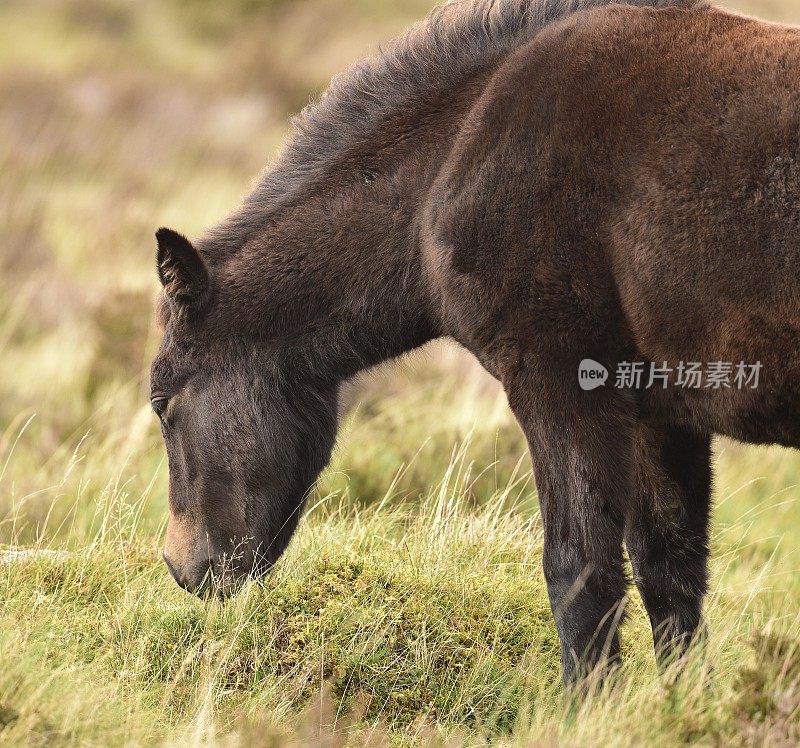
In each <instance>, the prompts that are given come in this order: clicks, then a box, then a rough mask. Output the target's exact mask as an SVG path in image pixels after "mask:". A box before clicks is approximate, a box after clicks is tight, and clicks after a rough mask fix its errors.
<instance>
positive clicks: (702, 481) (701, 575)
mask: <svg viewBox="0 0 800 748" xmlns="http://www.w3.org/2000/svg"><path fill="white" fill-rule="evenodd" d="M636 455H637V463H636V464H637V468H636V496H635V500H634V501H633V502H632V504H631V506H630V510H629V513H628V518H627V522H626V527H625V542H626V545H627V548H628V554H629V555H630V557H631V563H632V565H633V571H634V578H635V581H636V585H637V587H638V588H639V592H640V594H641V596H642V600H643V601H644V604H645V607H646V608H647V613H648V615H649V616H650V623H651V625H652V628H653V642H654V644H655V649H656V656H657V658H658V660H659V663H660V664H661V665H662V666H663V665H665V664H668V663H669V662H670V661H671V660H674V659H675V658H676V657H680V655H682V654H683V652H684V651H685V649H686V647H687V646H688V644H689V643H690V642H691V640H692V639H693V638H694V637H695V635H696V634H697V633H698V632H700V631H702V610H703V598H704V596H705V594H706V589H707V584H708V582H707V580H708V554H709V549H708V519H709V507H710V497H711V438H710V437H709V436H706V435H697V434H693V433H690V432H687V431H684V430H681V429H674V428H651V427H647V426H644V425H643V426H641V427H640V428H639V430H638V433H637V440H636Z"/></svg>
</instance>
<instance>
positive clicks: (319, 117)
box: [212, 0, 703, 248]
mask: <svg viewBox="0 0 800 748" xmlns="http://www.w3.org/2000/svg"><path fill="white" fill-rule="evenodd" d="M702 3H703V0H449V2H445V3H444V4H443V5H441V6H439V7H437V8H435V9H434V10H433V11H431V13H430V14H429V15H428V16H427V18H425V19H424V20H423V21H420V22H419V23H417V24H415V25H413V26H411V27H410V28H409V29H408V30H407V31H406V32H405V33H404V34H402V35H401V36H400V37H398V38H397V39H395V40H394V41H392V42H390V43H389V45H388V46H387V47H386V48H384V49H381V50H379V51H378V53H377V54H375V55H373V56H371V57H367V58H365V59H363V60H361V61H359V62H357V63H355V64H354V65H353V66H352V67H351V68H350V69H349V70H347V71H345V72H344V73H341V74H339V75H337V76H335V77H334V78H333V80H332V81H331V84H330V86H329V87H328V89H327V90H326V91H325V92H324V93H323V94H322V96H321V97H320V99H319V100H318V101H316V102H312V103H311V104H309V105H308V106H307V107H306V108H305V109H303V111H302V112H301V113H300V114H299V115H297V116H296V117H295V118H294V119H293V120H292V129H291V132H290V134H289V137H288V138H287V141H286V144H285V145H284V147H283V150H282V152H281V153H280V155H279V157H278V159H277V161H276V162H275V163H274V164H273V165H272V166H270V167H269V168H268V169H267V170H266V171H265V172H264V174H263V175H262V176H261V177H260V178H259V179H258V181H257V182H256V185H255V187H254V189H253V190H252V192H251V193H250V194H249V195H248V196H247V197H245V199H244V204H243V205H242V206H241V208H240V209H239V210H237V211H236V213H234V215H232V216H230V217H229V218H228V220H226V221H225V222H223V224H222V225H220V226H219V227H218V228H217V229H216V230H215V231H213V232H212V238H213V239H214V240H216V241H215V243H220V242H221V243H223V244H226V245H228V246H229V247H231V248H234V246H233V245H235V244H238V245H239V246H241V243H242V240H246V239H247V237H248V235H249V233H250V231H249V230H248V229H249V228H253V223H256V222H260V221H259V218H260V219H261V220H262V221H263V218H264V216H265V214H267V213H273V212H274V211H276V210H278V209H280V208H281V207H283V206H285V205H286V204H287V203H288V202H289V201H291V199H292V197H293V196H294V195H295V194H296V193H297V192H298V191H300V190H301V189H302V187H303V186H305V185H307V184H309V182H310V181H312V180H314V181H315V180H317V179H319V178H320V177H321V176H322V175H323V174H324V172H325V169H326V167H327V166H329V165H330V164H331V163H332V162H334V161H335V160H336V158H337V156H339V155H340V154H342V153H344V152H345V151H349V150H350V149H352V148H353V147H354V146H357V145H358V144H360V143H363V142H365V141H367V140H368V139H369V137H370V135H371V134H373V133H374V132H375V131H376V130H377V129H378V128H379V127H380V125H381V123H382V122H384V121H386V119H387V118H388V117H390V116H392V115H393V114H396V113H397V112H398V111H413V108H414V105H415V102H419V101H421V100H422V99H423V98H425V97H430V96H431V94H433V93H435V92H437V91H444V90H447V89H449V88H450V87H452V86H455V85H458V83H459V82H460V81H462V80H464V79H465V78H467V77H468V76H470V75H471V74H474V73H477V72H478V71H480V70H481V69H483V68H485V67H486V66H488V65H492V64H494V63H496V62H497V61H498V60H499V59H500V58H502V57H503V56H504V55H506V54H508V52H510V51H511V50H513V49H514V48H515V47H517V46H518V45H519V44H521V43H523V42H525V41H527V40H528V39H530V38H531V37H532V36H533V35H534V34H536V33H537V32H538V31H540V30H541V29H543V28H544V27H545V26H548V25H549V24H552V23H554V22H557V21H560V20H562V19H563V18H565V17H567V16H569V15H570V14H572V13H576V12H578V11H581V10H585V9H589V8H595V7H603V6H608V5H633V6H643V7H652V8H664V7H671V6H677V7H692V6H695V5H699V4H702ZM253 213H256V214H258V218H255V216H254V215H253Z"/></svg>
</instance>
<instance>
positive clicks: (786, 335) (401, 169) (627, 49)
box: [152, 0, 800, 682]
mask: <svg viewBox="0 0 800 748" xmlns="http://www.w3.org/2000/svg"><path fill="white" fill-rule="evenodd" d="M157 240H158V257H157V264H158V273H159V277H160V280H161V283H162V284H163V294H162V301H161V303H160V320H161V323H162V326H163V329H164V338H163V344H162V346H161V349H160V351H159V352H158V355H157V358H156V359H155V361H154V363H153V366H152V405H153V408H154V410H155V411H156V413H157V414H158V416H159V417H160V419H161V424H162V429H163V434H164V440H165V442H166V449H167V455H168V458H169V473H170V488H169V510H170V519H169V525H168V531H167V538H166V546H165V554H164V558H165V560H166V562H167V564H168V566H169V568H170V571H171V572H172V574H173V575H174V577H175V579H176V580H177V581H178V583H179V584H180V585H182V586H183V587H185V588H186V589H188V590H191V591H195V592H199V591H201V590H203V588H204V587H205V586H206V584H205V582H206V580H208V579H209V578H214V577H216V579H217V583H218V585H219V589H221V590H222V591H223V594H224V593H225V592H226V591H233V590H235V588H236V587H237V584H238V582H239V581H240V580H242V579H244V578H246V577H247V576H248V575H250V576H258V575H261V574H264V573H265V572H266V571H268V570H269V568H270V567H271V566H272V565H273V564H274V563H275V562H276V561H277V559H278V557H279V556H280V555H281V553H282V552H283V550H284V548H285V547H286V545H287V543H288V542H289V540H290V538H291V536H292V533H293V531H294V530H295V527H296V525H297V520H298V514H299V511H300V509H301V507H302V505H303V501H304V497H305V496H306V495H307V493H308V491H309V489H310V488H311V487H312V485H313V484H314V481H315V480H316V478H317V476H318V475H319V473H320V471H321V470H322V469H323V467H324V466H325V465H326V463H327V462H328V460H329V459H330V455H331V449H332V447H333V444H334V440H335V437H336V431H337V399H338V392H339V387H340V384H341V383H342V382H343V381H344V380H346V379H348V378H349V377H352V376H353V375H354V374H356V373H357V372H359V371H360V370H363V369H365V368H366V367H371V366H374V365H376V364H378V363H380V362H383V361H386V360H388V359H392V358H394V357H396V356H399V355H401V354H403V353H405V352H406V351H410V350H412V349H415V348H417V347H419V346H421V345H423V344H425V343H426V342H428V341H430V340H432V339H435V338H441V337H449V338H451V339H454V340H456V341H458V343H460V344H461V345H462V346H464V347H465V348H467V349H468V350H469V351H471V352H472V353H473V354H474V355H475V356H476V357H477V359H478V360H479V361H480V362H481V364H482V365H483V366H484V367H485V368H486V369H487V370H488V371H489V372H490V373H491V374H492V375H494V376H495V377H496V378H497V379H498V380H499V381H500V382H501V383H502V385H503V387H504V388H505V391H506V393H507V395H508V401H509V403H510V407H511V409H512V410H513V412H514V414H515V416H516V418H517V419H518V421H519V424H520V426H521V427H522V429H523V431H524V433H525V436H526V437H527V440H528V444H529V446H530V452H531V455H532V459H533V466H534V473H535V478H536V484H537V486H538V491H539V497H540V502H541V512H542V518H543V523H544V533H545V540H544V542H545V549H544V575H545V579H546V582H547V588H548V591H549V596H550V602H551V604H552V609H553V613H554V616H555V622H556V626H557V629H558V633H559V636H560V640H561V648H562V665H563V673H564V677H565V680H566V681H567V682H570V681H574V680H575V679H578V678H581V677H582V676H583V675H584V674H585V673H587V672H588V671H589V670H590V669H591V668H595V667H598V666H600V665H603V666H604V667H605V666H607V665H608V664H610V663H612V662H613V661H614V660H616V658H617V657H618V655H619V639H618V634H617V628H618V626H619V622H620V620H621V618H622V617H623V613H624V606H625V600H626V591H627V588H628V585H629V579H628V577H627V574H626V570H625V568H626V567H625V562H624V557H623V546H626V547H627V552H628V555H629V556H630V560H631V562H632V567H633V573H634V580H635V582H636V584H637V586H638V588H639V590H640V592H641V596H642V598H643V600H644V604H645V606H646V608H647V612H648V614H649V617H650V620H651V623H652V628H653V635H654V643H655V646H656V651H657V653H658V655H659V657H661V658H668V657H671V656H676V655H679V654H680V653H681V652H682V651H683V649H684V648H685V647H686V645H687V643H688V642H690V641H691V640H692V638H693V637H694V636H695V635H696V633H697V632H699V631H701V630H702V605H703V598H704V595H705V593H706V588H707V562H708V553H709V548H708V524H709V497H710V491H711V480H712V476H711V467H710V456H711V439H712V436H713V435H714V434H724V435H727V436H729V437H732V438H734V439H738V440H741V441H745V442H752V443H779V444H783V445H788V446H793V447H798V446H800V347H798V345H797V340H798V336H799V335H800V276H799V275H798V268H799V267H800V31H798V30H797V29H794V28H790V27H786V26H779V25H774V24H768V23H764V22H761V21H758V20H754V19H750V18H746V17H743V16H740V15H735V14H731V13H728V12H725V11H723V10H720V9H718V8H715V7H713V6H710V5H708V4H706V3H704V2H700V3H698V2H690V1H686V0H631V1H630V2H619V3H617V2H607V1H605V0H464V1H463V2H454V3H449V4H446V5H444V6H442V7H441V8H439V9H438V10H435V11H434V12H433V13H432V15H430V16H429V17H428V19H427V20H426V21H424V22H423V23H421V24H420V25H418V26H416V27H414V28H412V29H411V30H410V31H409V32H407V33H406V35H405V36H403V37H402V38H400V39H399V40H398V41H396V42H395V43H394V44H393V45H392V46H391V47H390V48H389V49H388V50H386V51H384V52H383V53H381V55H380V56H378V57H376V58H372V59H368V60H366V61H363V62H360V63H358V64H357V65H355V67H353V68H352V69H351V70H350V71H349V72H347V73H345V74H344V75H343V76H340V77H339V78H337V79H335V81H334V83H333V84H332V86H331V88H330V89H329V90H328V92H327V93H326V94H325V95H324V96H323V97H322V98H321V100H320V101H319V102H318V103H316V104H314V105H313V106H311V107H309V108H308V109H307V110H306V111H305V112H304V113H302V114H301V115H300V116H299V118H298V119H297V121H296V123H295V126H294V132H293V135H292V137H291V138H290V140H289V142H288V145H287V146H286V148H285V149H284V151H283V153H282V155H281V156H280V157H279V159H278V161H277V163H276V164H275V165H274V166H273V167H272V168H271V169H269V170H268V171H267V172H266V173H265V174H264V175H263V177H261V179H260V181H259V182H258V183H257V185H256V186H255V188H254V189H253V191H252V192H251V194H249V195H248V196H247V197H246V198H245V199H244V200H243V203H242V204H241V206H240V207H239V208H238V209H236V210H235V211H234V212H233V213H232V214H231V215H230V216H229V217H228V218H227V219H225V220H224V221H223V222H222V223H221V224H220V225H219V226H217V227H216V228H213V229H211V230H210V231H209V232H208V233H206V234H205V235H204V236H203V237H202V238H200V239H199V240H197V241H196V242H195V243H192V242H190V241H189V240H187V239H186V238H184V237H183V236H181V235H180V234H178V233H176V232H174V231H171V230H169V229H161V230H159V231H158V233H157ZM637 362H639V363H637ZM684 362H698V363H699V362H707V365H708V366H709V367H710V366H712V365H713V366H714V367H716V368H717V370H718V371H717V375H716V376H714V377H712V376H711V373H710V372H709V378H708V380H709V381H708V382H703V383H702V385H701V386H700V385H699V386H696V387H689V386H686V382H685V381H683V382H681V381H680V380H681V375H682V374H685V373H686V371H688V370H689V369H690V368H691V367H692V366H693V364H684ZM723 362H732V365H736V367H737V368H738V367H740V366H742V365H744V364H745V363H746V364H747V365H748V366H752V367H753V368H754V369H755V367H758V372H760V381H758V382H754V381H753V378H752V377H749V378H748V383H747V386H745V387H742V386H735V385H734V381H733V379H729V380H728V381H726V380H725V379H724V378H721V377H720V376H718V375H719V371H722V370H724V368H725V367H724V366H723V365H722V363H723ZM705 365H706V364H704V366H705ZM637 366H638V367H644V370H645V371H647V370H648V368H647V367H650V377H649V378H650V380H651V381H649V382H646V381H644V379H647V378H648V377H645V378H644V379H643V380H642V381H641V382H638V381H636V378H635V377H629V376H628V374H630V373H631V372H632V371H636V367H637ZM695 368H696V366H695ZM640 370H641V369H640ZM653 370H657V371H658V372H662V370H667V371H672V372H673V374H672V375H670V376H666V377H662V378H660V379H658V380H653ZM612 372H617V376H616V378H615V375H614V374H613V373H612ZM675 372H677V374H676V373H675ZM729 373H730V372H729ZM681 384H682V385H683V386H681ZM740 384H741V382H740ZM223 562H225V563H223Z"/></svg>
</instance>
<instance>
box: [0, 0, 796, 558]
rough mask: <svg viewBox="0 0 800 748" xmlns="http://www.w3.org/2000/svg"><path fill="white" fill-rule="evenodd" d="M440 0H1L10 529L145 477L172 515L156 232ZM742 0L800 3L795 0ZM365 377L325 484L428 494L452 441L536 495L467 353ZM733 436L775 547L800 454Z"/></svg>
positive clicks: (467, 463)
mask: <svg viewBox="0 0 800 748" xmlns="http://www.w3.org/2000/svg"><path fill="white" fill-rule="evenodd" d="M431 5H432V3H431V2H428V0H347V2H343V1H342V0H338V1H337V0H229V1H228V2H225V3H215V2H210V1H209V2H205V1H203V0H162V1H160V2H156V1H155V0H3V2H2V3H0V101H2V106H0V227H2V228H0V543H10V542H11V540H12V538H13V539H14V540H15V542H22V541H24V542H33V541H34V540H36V539H50V538H56V537H58V538H61V540H63V541H65V542H67V543H68V544H79V543H81V542H84V541H85V540H86V538H88V537H91V535H92V533H94V532H96V529H97V527H96V523H97V517H98V511H97V509H96V507H98V506H100V505H102V504H103V503H104V502H107V500H108V499H109V498H110V497H114V498H117V499H119V498H122V499H123V502H122V503H123V504H124V503H125V500H126V499H127V498H130V499H131V501H132V502H133V500H134V499H137V500H138V499H143V501H140V502H139V503H138V504H137V506H139V507H140V508H139V509H137V511H141V513H142V517H141V522H140V523H139V525H138V526H139V527H140V528H142V529H143V531H144V532H146V533H148V534H149V535H150V536H152V537H157V535H158V528H159V527H160V523H161V521H162V518H163V516H164V513H165V508H166V498H165V497H166V477H167V476H166V465H165V464H164V454H163V448H162V446H161V442H160V435H159V433H158V429H157V425H156V421H155V418H154V417H153V416H152V414H151V412H150V409H149V404H148V377H147V369H148V364H149V360H150V358H151V357H152V355H153V353H154V351H155V348H156V346H157V342H158V340H157V333H156V331H155V329H154V324H153V315H152V305H153V299H154V296H155V293H156V290H157V284H156V277H155V272H154V254H155V243H154V238H153V232H154V230H155V229H156V228H157V227H158V226H161V225H167V226H171V227H174V228H176V229H178V230H180V231H182V232H184V233H186V234H188V235H189V236H193V235H197V234H199V233H200V232H202V231H203V229H204V228H205V227H208V226H210V225H212V224H214V223H215V222H217V221H218V220H219V219H220V218H222V217H223V216H224V215H225V213H226V212H227V211H229V210H230V209H231V208H233V207H234V205H235V204H236V203H237V201H238V200H239V198H240V197H241V196H242V195H243V194H244V193H245V192H247V191H248V189H249V186H250V184H251V182H252V180H254V179H255V178H256V177H257V176H258V174H259V172H260V171H261V170H262V169H263V168H264V167H265V166H267V165H268V164H269V163H270V161H271V160H272V159H273V158H274V156H275V154H276V151H277V149H278V147H279V145H280V143H281V141H282V139H283V138H284V137H285V135H286V132H287V127H288V120H289V117H290V116H291V115H292V113H295V112H297V111H299V110H300V109H301V108H302V107H303V106H304V105H305V104H306V103H308V102H309V100H311V99H312V98H313V97H314V96H315V95H317V94H319V93H320V92H321V91H322V89H323V88H324V87H325V86H326V84H327V82H328V80H329V79H330V77H331V75H333V74H334V73H336V72H337V71H340V70H342V69H344V68H345V67H346V66H347V65H348V64H349V63H350V62H352V61H353V60H355V59H357V58H359V57H360V56H363V55H365V54H367V53H369V52H371V51H374V50H375V49H376V48H377V45H378V44H379V43H381V42H383V41H386V40H388V39H389V38H391V37H392V36H393V35H395V34H396V33H397V32H398V31H400V30H401V29H402V28H404V27H405V26H407V25H408V24H409V23H411V22H413V21H414V20H417V19H419V18H421V17H422V16H423V15H424V14H425V13H426V12H427V10H428V9H429V8H430V7H431ZM731 5H732V7H736V8H737V9H739V10H745V11H748V12H752V13H755V14H758V15H761V16H763V17H767V18H771V19H775V20H785V21H792V20H795V21H800V0H771V1H769V2H767V1H766V0H765V2H763V3H760V4H753V3H751V4H739V3H732V4H731ZM349 399H350V401H351V402H352V403H353V408H352V410H351V414H350V416H349V417H348V419H347V422H346V424H345V427H344V429H343V432H342V435H341V438H340V443H339V446H338V448H337V452H336V456H335V460H334V464H333V465H332V467H331V469H330V470H329V471H328V472H327V473H326V475H325V476H324V478H323V481H322V483H321V486H320V488H319V493H320V497H325V496H327V497H328V499H329V500H331V501H336V502H363V503H370V502H374V501H376V500H383V499H386V498H387V497H389V499H390V500H392V501H394V500H397V501H400V500H404V501H408V500H413V499H414V497H416V496H418V495H419V493H420V492H421V491H422V490H423V489H424V488H425V486H426V485H428V486H429V485H431V484H435V483H436V482H438V481H440V480H442V477H443V476H444V475H445V472H446V471H447V469H448V465H450V464H451V463H452V462H453V460H452V458H453V457H454V456H455V457H457V458H458V460H457V461H456V462H458V464H459V465H460V466H461V469H463V470H464V471H466V472H467V473H468V475H469V480H468V484H469V487H470V493H471V496H472V497H473V498H474V501H475V502H481V501H483V500H484V499H485V497H487V496H489V495H491V494H492V493H494V492H495V491H496V490H497V489H498V488H499V489H500V490H505V489H506V488H507V487H509V486H510V489H509V490H508V500H509V503H517V504H518V505H519V506H520V507H521V509H522V510H523V511H524V510H526V507H532V506H534V505H535V497H534V493H533V488H532V484H531V481H530V476H529V462H528V459H527V456H526V455H525V447H524V443H523V440H522V439H521V436H520V434H519V432H518V430H517V427H516V425H515V424H514V422H513V419H512V418H511V416H510V414H509V412H508V410H507V407H506V404H505V400H504V398H503V395H502V393H501V392H500V391H499V390H498V388H497V386H496V384H495V383H494V382H493V381H491V380H490V379H489V378H488V377H487V376H486V375H485V374H483V373H482V371H481V370H480V369H479V368H478V367H477V366H476V365H475V364H474V363H473V362H472V360H471V359H470V358H469V357H468V356H467V355H466V354H464V353H463V352H459V351H458V350H455V349H454V348H453V347H449V346H447V345H444V344H437V345H435V346H431V347H429V349H427V350H426V351H424V352H422V353H420V354H416V355H414V356H413V357H410V358H407V359H405V360H403V361H402V362H400V363H399V364H398V365H396V366H392V367H386V368H384V369H383V370H381V371H379V372H376V373H371V374H369V375H368V376H366V377H364V378H363V379H362V380H361V381H359V382H358V383H357V384H356V385H355V387H354V389H353V391H352V392H350V393H349ZM718 452H719V455H720V456H719V458H718V459H719V462H720V465H719V475H720V477H719V480H718V494H719V503H720V510H719V512H720V515H721V516H722V518H723V524H724V520H725V518H726V516H728V515H730V517H731V518H733V517H734V516H735V517H737V518H738V517H740V516H741V515H742V513H746V512H748V511H749V508H750V507H756V506H761V507H762V508H761V510H760V511H759V513H758V514H756V515H754V517H761V519H756V518H754V520H753V522H754V523H755V524H754V525H752V526H751V525H748V526H747V528H746V529H745V530H742V532H752V533H754V534H758V537H759V538H760V539H761V540H762V541H763V538H772V539H773V542H766V544H765V543H764V542H762V543H761V545H759V548H760V549H761V550H759V551H758V552H763V553H765V554H766V553H769V552H771V550H774V547H776V546H777V545H778V544H779V539H780V528H781V527H782V526H784V524H785V523H787V522H788V521H789V519H791V518H790V517H788V516H787V515H788V514H790V513H792V512H794V514H795V515H797V517H800V509H792V504H791V503H789V502H787V501H785V499H786V497H787V494H791V493H792V491H793V490H794V486H795V484H796V479H797V476H798V475H800V462H799V461H798V459H797V458H796V457H795V456H793V455H792V454H791V453H788V452H783V451H780V450H755V449H749V448H748V449H745V448H743V447H739V446H735V445H728V444H722V445H720V446H719V449H718ZM765 500H766V501H767V503H766V504H764V503H763V502H764V501H765ZM759 502H762V503H761V504H759ZM765 507H769V511H764V508H765ZM726 512H727V513H728V514H726ZM797 517H795V518H797ZM759 522H760V523H761V524H758V523H759ZM738 526H741V525H737V527H738Z"/></svg>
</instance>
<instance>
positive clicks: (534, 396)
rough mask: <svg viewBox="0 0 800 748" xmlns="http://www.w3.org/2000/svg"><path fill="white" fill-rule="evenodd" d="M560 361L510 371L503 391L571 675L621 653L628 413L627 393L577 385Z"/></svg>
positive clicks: (629, 482) (630, 473)
mask: <svg viewBox="0 0 800 748" xmlns="http://www.w3.org/2000/svg"><path fill="white" fill-rule="evenodd" d="M561 368H562V369H563V370H556V371H552V370H551V371H549V372H547V373H543V372H539V374H538V376H536V377H530V378H529V377H527V376H526V377H515V378H514V379H512V380H511V381H509V382H508V383H507V391H508V395H509V402H510V403H511V407H512V409H513V410H514V413H515V415H516V416H517V419H518V421H519V422H520V424H521V426H522V429H523V431H524V432H525V435H526V437H527V440H528V444H529V447H530V451H531V455H532V459H533V466H534V475H535V479H536V485H537V488H538V491H539V501H540V505H541V513H542V519H543V523H544V574H545V580H546V582H547V590H548V594H549V597H550V605H551V607H552V610H553V615H554V617H555V622H556V627H557V629H558V635H559V638H560V642H561V661H562V668H563V677H564V681H565V683H566V684H569V683H572V682H575V681H577V680H581V679H582V678H583V677H584V676H586V675H588V674H590V673H591V672H593V671H599V672H600V673H601V674H602V672H603V671H604V670H606V669H607V668H608V667H609V666H611V665H613V664H614V663H615V662H616V661H617V660H618V658H619V636H618V632H617V630H618V627H619V624H620V622H621V620H622V617H623V614H624V610H625V604H626V600H627V598H626V591H627V587H628V578H627V575H626V573H625V568H624V561H623V552H622V545H623V532H624V525H625V517H626V514H627V509H628V504H629V502H630V500H631V498H632V495H633V490H634V466H633V454H634V434H635V422H634V417H633V407H632V405H631V403H630V402H629V401H628V400H627V399H626V396H625V394H624V393H622V392H620V391H615V390H611V389H607V388H605V389H598V390H596V391H594V392H583V391H581V390H580V388H579V387H578V383H577V364H576V365H575V366H574V367H573V366H571V365H567V366H564V367H561Z"/></svg>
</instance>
